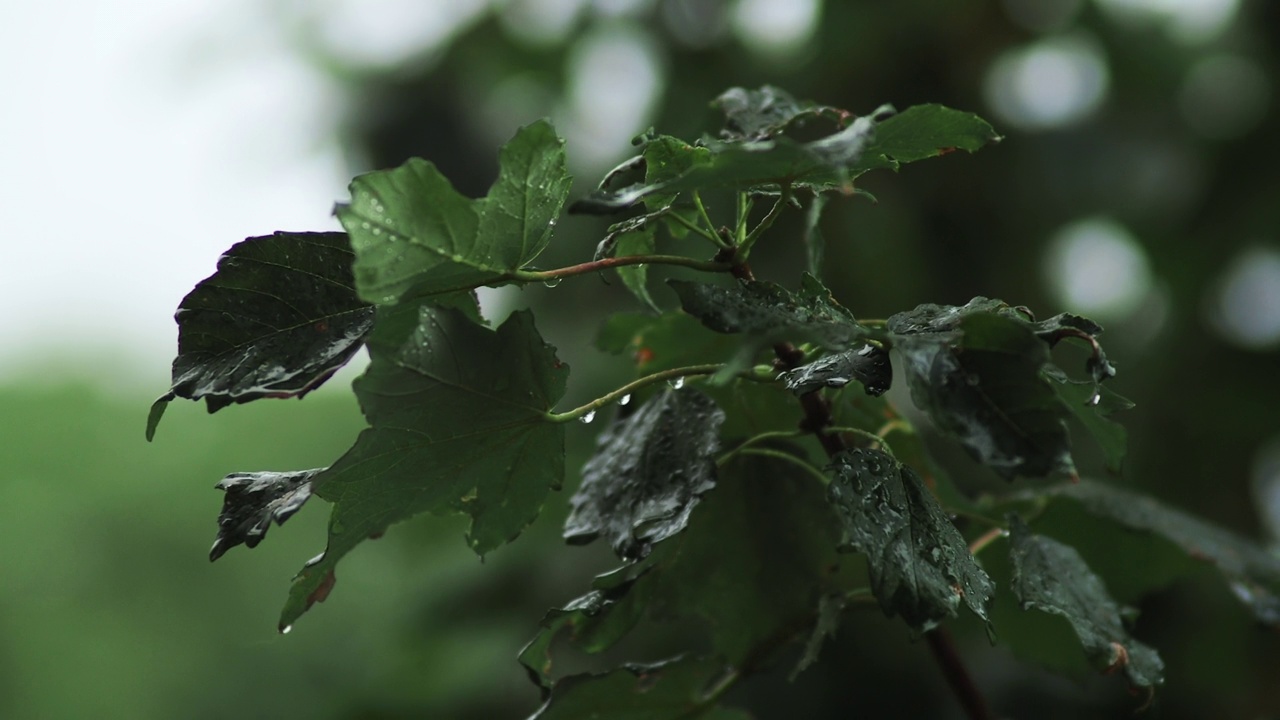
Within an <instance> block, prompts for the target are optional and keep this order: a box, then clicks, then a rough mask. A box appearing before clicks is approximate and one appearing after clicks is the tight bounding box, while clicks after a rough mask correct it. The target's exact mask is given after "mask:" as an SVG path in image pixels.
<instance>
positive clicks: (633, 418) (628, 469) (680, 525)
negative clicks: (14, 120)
mask: <svg viewBox="0 0 1280 720" xmlns="http://www.w3.org/2000/svg"><path fill="white" fill-rule="evenodd" d="M723 423H724V412H723V411H722V410H720V408H718V407H716V404H715V402H713V401H712V400H711V398H709V397H707V396H706V395H704V394H702V393H700V392H697V391H694V390H680V391H676V390H667V391H666V392H663V393H662V394H660V395H657V396H655V397H653V398H652V399H650V400H649V401H648V402H646V403H645V404H644V405H643V406H642V407H641V408H640V409H639V410H637V411H636V412H635V413H633V414H632V415H630V416H629V417H627V418H625V419H621V420H618V421H616V422H615V423H614V424H613V425H612V426H610V427H609V428H608V429H607V430H605V432H603V433H602V434H601V435H600V437H599V439H598V441H597V443H598V447H597V449H596V453H595V455H594V456H592V458H591V459H590V460H589V461H587V464H586V466H585V467H583V469H582V487H581V488H580V489H579V490H578V492H577V494H575V495H574V496H573V499H572V500H571V503H572V505H573V511H572V512H571V513H570V515H569V519H568V520H567V521H565V530H564V536H565V539H566V540H568V541H569V542H570V543H574V544H583V543H588V542H591V541H592V540H595V539H596V538H597V537H599V536H601V535H604V536H605V537H606V538H607V539H608V540H609V542H610V544H611V545H612V546H613V549H614V552H616V553H618V555H619V556H620V557H622V558H623V559H635V558H642V557H644V556H646V555H648V554H649V550H650V549H651V548H652V545H653V543H656V542H659V541H661V540H663V539H665V538H668V537H670V536H672V535H674V534H676V533H678V532H680V531H681V530H683V529H684V528H685V526H686V525H687V524H688V522H689V514H690V512H692V511H693V508H694V506H695V505H697V504H698V500H699V498H700V497H701V496H702V494H703V493H705V492H707V491H708V490H710V489H711V488H713V487H715V484H716V477H715V475H716V468H715V458H716V454H717V453H718V452H719V450H720V426H721V424H723Z"/></svg>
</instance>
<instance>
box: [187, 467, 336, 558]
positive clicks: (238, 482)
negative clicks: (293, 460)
mask: <svg viewBox="0 0 1280 720" xmlns="http://www.w3.org/2000/svg"><path fill="white" fill-rule="evenodd" d="M322 472H324V468H318V469H315V470H300V471H295V472H252V473H232V474H230V475H228V476H226V477H225V478H223V479H222V481H221V482H219V483H218V485H217V487H218V489H219V490H222V491H223V492H225V493H226V496H225V497H224V498H223V500H222V513H221V514H220V515H218V537H217V538H216V539H215V540H214V541H213V548H211V549H210V550H209V559H210V560H217V559H218V558H220V557H222V555H223V553H225V552H226V551H228V550H230V549H231V548H233V547H235V546H236V545H240V544H242V543H243V544H244V545H245V546H247V547H251V548H254V547H257V546H258V543H260V542H262V539H263V538H265V537H266V536H267V530H270V529H271V522H272V521H273V520H274V521H275V523H276V524H277V525H283V524H284V521H285V520H288V519H289V518H290V517H292V516H293V514H294V513H296V512H298V511H299V510H301V509H302V506H303V504H304V503H306V502H307V500H308V499H309V498H310V497H311V481H312V479H313V478H315V476H316V475H319V474H320V473H322Z"/></svg>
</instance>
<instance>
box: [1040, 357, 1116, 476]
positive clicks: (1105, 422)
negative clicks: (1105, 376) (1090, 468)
mask: <svg viewBox="0 0 1280 720" xmlns="http://www.w3.org/2000/svg"><path fill="white" fill-rule="evenodd" d="M1044 374H1045V377H1047V378H1049V380H1050V381H1051V384H1052V386H1053V390H1054V392H1056V393H1057V394H1058V399H1059V400H1061V401H1062V404H1063V405H1064V406H1065V407H1066V408H1067V409H1068V410H1070V411H1071V412H1072V414H1074V415H1075V416H1076V419H1078V420H1079V421H1080V424H1081V425H1083V426H1084V428H1085V429H1086V430H1088V431H1089V434H1090V435H1091V436H1093V439H1094V440H1095V441H1097V443H1098V445H1099V447H1101V448H1102V454H1103V457H1105V458H1106V462H1107V467H1108V468H1109V469H1110V470H1111V471H1113V472H1119V471H1120V466H1121V465H1122V464H1123V462H1124V455H1125V451H1126V449H1127V447H1128V432H1127V431H1126V430H1125V429H1124V426H1123V425H1121V424H1120V423H1118V422H1116V421H1114V420H1112V419H1111V415H1112V414H1113V413H1115V412H1118V411H1120V410H1128V409H1130V408H1132V407H1133V403H1131V402H1129V401H1128V400H1126V399H1125V398H1123V397H1121V396H1120V395H1117V394H1116V393H1113V392H1111V390H1109V389H1107V388H1106V387H1103V386H1100V385H1098V384H1097V383H1096V382H1077V381H1074V380H1071V379H1070V378H1068V377H1067V375H1066V373H1064V372H1062V371H1060V370H1058V369H1057V368H1054V367H1049V368H1045V372H1044Z"/></svg>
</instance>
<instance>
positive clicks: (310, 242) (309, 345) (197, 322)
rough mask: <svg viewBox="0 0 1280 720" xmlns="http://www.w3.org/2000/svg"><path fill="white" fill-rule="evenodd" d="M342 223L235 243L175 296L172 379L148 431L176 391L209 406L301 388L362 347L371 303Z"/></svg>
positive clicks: (299, 392)
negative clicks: (360, 287)
mask: <svg viewBox="0 0 1280 720" xmlns="http://www.w3.org/2000/svg"><path fill="white" fill-rule="evenodd" d="M351 260H352V254H351V248H350V247H349V246H348V244H347V236H346V235H344V234H343V233H286V232H278V233H276V234H274V235H267V236H263V237H252V238H249V239H247V240H245V241H244V242H241V243H237V244H236V245H234V246H232V247H231V249H230V250H228V251H227V253H226V254H225V255H223V256H222V258H221V259H220V260H219V261H218V270H217V272H215V273H214V274H213V275H211V276H209V277H208V278H206V279H204V280H202V281H200V283H199V284H198V285H196V287H195V289H194V290H192V291H191V292H190V293H189V294H188V295H187V296H186V297H185V298H183V300H182V303H181V304H180V305H179V306H178V312H177V314H176V315H175V316H174V319H175V320H177V322H178V357H177V358H176V359H174V361H173V387H172V389H171V390H170V392H169V393H168V394H166V395H165V396H164V397H161V398H160V399H159V400H157V401H156V404H155V405H154V406H152V409H151V413H150V415H149V417H148V418H147V439H148V440H150V439H151V438H152V437H153V436H154V435H155V430H156V425H157V424H159V422H160V418H161V416H162V415H163V414H164V406H165V404H166V403H168V402H169V401H170V400H172V399H173V398H174V397H181V398H187V399H190V400H199V399H201V398H203V399H204V401H205V404H206V405H207V406H208V408H209V412H215V411H217V410H219V409H221V408H224V407H226V406H227V405H230V404H232V403H243V402H249V401H250V400H256V399H258V398H262V397H302V396H304V395H306V394H307V393H308V392H310V391H311V390H313V389H315V388H316V387H318V386H319V385H320V384H321V383H323V382H324V381H325V380H327V379H328V378H329V376H330V375H332V374H333V373H334V371H336V370H337V369H338V368H340V367H342V366H343V365H344V364H346V362H347V361H348V360H350V359H351V356H352V355H354V354H355V353H356V351H357V350H359V349H360V345H361V344H362V343H363V342H364V336H365V334H366V333H368V332H369V328H370V327H372V325H373V308H372V307H370V306H369V305H368V304H367V303H365V302H363V301H362V300H360V299H359V298H357V297H356V293H355V287H354V283H353V281H352V276H351Z"/></svg>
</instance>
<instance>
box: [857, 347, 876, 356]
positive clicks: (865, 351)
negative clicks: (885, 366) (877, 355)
mask: <svg viewBox="0 0 1280 720" xmlns="http://www.w3.org/2000/svg"><path fill="white" fill-rule="evenodd" d="M873 352H875V347H874V346H872V345H863V346H862V349H861V350H859V351H858V354H859V355H862V356H866V355H870V354H871V353H873Z"/></svg>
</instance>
